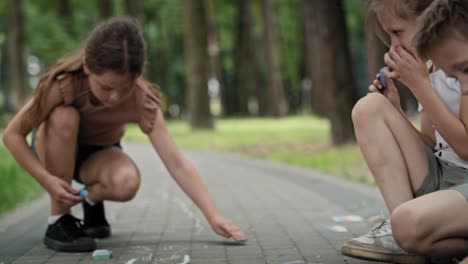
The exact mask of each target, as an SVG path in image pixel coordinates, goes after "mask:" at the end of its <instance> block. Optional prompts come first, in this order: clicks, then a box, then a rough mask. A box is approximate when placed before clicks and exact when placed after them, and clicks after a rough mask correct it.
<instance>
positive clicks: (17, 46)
mask: <svg viewBox="0 0 468 264" xmlns="http://www.w3.org/2000/svg"><path fill="white" fill-rule="evenodd" d="M22 2H23V1H22V0H11V1H10V5H11V10H12V12H11V16H10V18H11V21H10V41H11V42H10V48H11V52H10V54H11V56H10V62H11V68H12V86H13V91H15V102H14V104H15V109H16V110H18V109H19V108H20V107H21V106H23V104H24V103H25V102H26V98H27V96H28V95H29V92H28V86H27V82H26V53H25V44H26V42H25V34H24V13H23V3H22Z"/></svg>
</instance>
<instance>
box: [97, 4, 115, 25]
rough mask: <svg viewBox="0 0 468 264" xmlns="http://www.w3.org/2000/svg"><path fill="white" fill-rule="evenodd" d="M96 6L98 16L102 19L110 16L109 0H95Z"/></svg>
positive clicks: (110, 6)
mask: <svg viewBox="0 0 468 264" xmlns="http://www.w3.org/2000/svg"><path fill="white" fill-rule="evenodd" d="M97 8H98V12H99V17H100V18H101V19H102V20H104V19H107V18H109V17H111V16H112V2H111V0H97Z"/></svg>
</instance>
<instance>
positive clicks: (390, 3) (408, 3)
mask: <svg viewBox="0 0 468 264" xmlns="http://www.w3.org/2000/svg"><path fill="white" fill-rule="evenodd" d="M432 2H433V0H367V5H366V10H367V19H366V20H367V23H368V25H369V26H370V27H371V29H373V30H374V32H375V33H376V34H377V36H378V37H379V38H380V39H381V40H382V41H383V42H384V43H385V44H386V45H387V46H390V40H389V38H388V36H387V34H386V33H385V31H384V30H383V28H382V26H381V25H380V22H379V15H380V14H382V13H383V12H390V13H392V14H394V15H395V16H397V17H399V18H402V19H405V20H409V19H413V18H414V19H416V18H417V17H418V16H419V15H421V14H422V13H423V11H424V10H425V9H426V8H427V7H428V6H429V5H430V4H431V3H432Z"/></svg>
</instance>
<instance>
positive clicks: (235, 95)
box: [225, 0, 256, 116]
mask: <svg viewBox="0 0 468 264" xmlns="http://www.w3.org/2000/svg"><path fill="white" fill-rule="evenodd" d="M236 5H237V17H236V23H237V25H236V29H235V30H236V32H235V34H236V35H235V46H234V80H233V85H232V86H231V87H232V89H231V90H230V91H228V92H229V93H228V94H229V95H228V96H226V100H225V105H226V107H227V109H226V112H225V114H226V115H228V116H229V115H235V114H240V115H247V114H248V113H249V112H248V99H249V90H250V89H249V88H250V87H251V86H252V81H253V73H254V68H253V66H254V62H253V60H254V59H255V58H256V57H253V56H252V55H254V51H253V46H252V45H253V43H252V37H251V28H252V24H251V23H252V22H251V11H250V8H251V1H250V0H239V1H237V2H236Z"/></svg>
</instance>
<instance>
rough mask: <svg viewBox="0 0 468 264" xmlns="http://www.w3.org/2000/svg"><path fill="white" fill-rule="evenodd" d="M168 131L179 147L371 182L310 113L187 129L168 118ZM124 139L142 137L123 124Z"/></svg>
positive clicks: (354, 152) (353, 150)
mask: <svg viewBox="0 0 468 264" xmlns="http://www.w3.org/2000/svg"><path fill="white" fill-rule="evenodd" d="M168 129H169V132H170V133H171V135H172V137H173V138H174V140H175V141H176V143H177V144H178V145H179V146H180V147H182V148H186V149H199V150H211V151H218V152H222V153H234V154H238V155H243V156H248V157H255V158H263V159H268V160H273V161H277V162H280V163H285V164H289V165H295V166H300V167H306V168H310V169H314V170H318V171H322V172H326V173H330V174H334V175H338V176H341V177H344V178H348V179H352V180H355V181H360V182H365V183H372V182H373V180H372V177H371V175H370V174H369V172H368V170H367V167H366V164H365V162H364V160H363V158H362V156H361V153H360V150H359V147H358V146H357V145H356V144H350V145H347V146H344V147H340V148H336V147H332V146H331V145H330V143H329V142H330V138H329V129H330V127H329V123H328V121H327V120H326V119H319V118H316V117H312V116H296V117H289V118H283V119H263V118H262V119H258V118H249V119H219V120H216V129H215V130H214V131H201V130H195V131H192V130H191V129H190V127H189V126H188V124H187V123H186V122H183V121H170V122H168ZM125 140H128V141H139V142H142V141H145V142H147V141H148V140H147V138H146V136H145V135H143V134H142V133H141V132H140V131H139V128H138V127H137V126H130V127H129V130H128V132H127V134H126V136H125Z"/></svg>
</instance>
